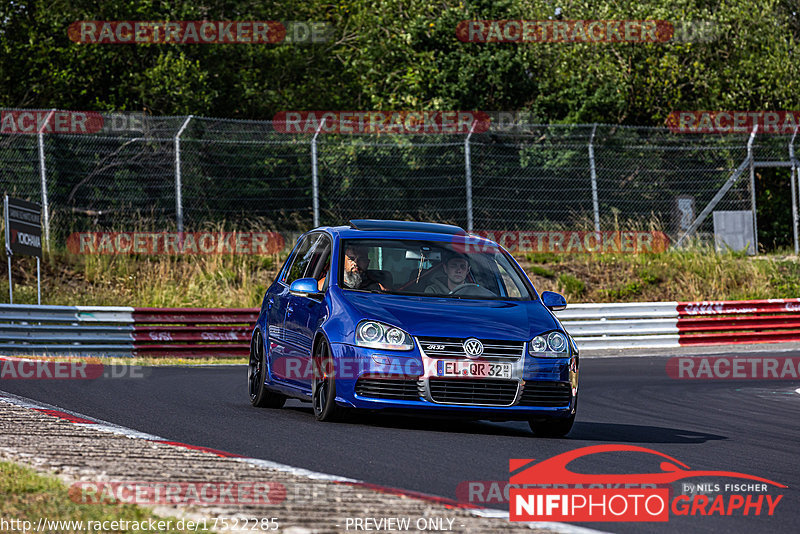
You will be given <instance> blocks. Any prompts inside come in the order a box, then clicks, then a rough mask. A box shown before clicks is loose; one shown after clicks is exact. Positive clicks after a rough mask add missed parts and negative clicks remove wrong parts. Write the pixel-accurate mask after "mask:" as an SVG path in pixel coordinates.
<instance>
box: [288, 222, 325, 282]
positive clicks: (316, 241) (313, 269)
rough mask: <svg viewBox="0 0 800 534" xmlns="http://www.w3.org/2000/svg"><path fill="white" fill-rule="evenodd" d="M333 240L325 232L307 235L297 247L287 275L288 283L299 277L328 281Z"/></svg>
mask: <svg viewBox="0 0 800 534" xmlns="http://www.w3.org/2000/svg"><path fill="white" fill-rule="evenodd" d="M330 262H331V240H330V238H328V236H327V235H325V234H312V235H310V236H307V237H306V238H305V239H304V240H303V242H302V243H301V244H300V246H299V247H298V249H297V254H296V256H295V259H294V263H292V266H291V268H290V269H289V274H288V275H287V276H286V280H285V281H286V283H287V284H291V283H292V282H294V281H295V280H297V279H298V278H314V279H316V280H317V281H318V282H322V284H320V286H322V285H324V284H325V283H326V280H327V279H326V275H327V273H328V270H329V269H330Z"/></svg>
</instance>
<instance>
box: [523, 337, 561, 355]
mask: <svg viewBox="0 0 800 534" xmlns="http://www.w3.org/2000/svg"><path fill="white" fill-rule="evenodd" d="M568 352H569V347H568V345H567V337H566V336H565V335H564V334H562V333H561V332H557V331H553V332H550V333H549V334H542V335H540V336H536V337H535V338H533V339H532V340H530V342H529V343H528V353H529V354H531V355H533V356H539V357H543V356H544V357H546V356H550V357H558V356H565V355H566V354H567V353H568Z"/></svg>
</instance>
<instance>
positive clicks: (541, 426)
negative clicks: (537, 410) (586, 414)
mask: <svg viewBox="0 0 800 534" xmlns="http://www.w3.org/2000/svg"><path fill="white" fill-rule="evenodd" d="M574 423H575V414H572V415H570V416H569V417H567V418H565V419H546V420H544V421H537V420H534V419H531V420H530V421H528V424H529V425H530V427H531V430H532V431H533V433H534V434H535V435H536V436H537V437H541V438H563V437H564V436H566V435H567V434H569V431H570V430H572V425H573V424H574Z"/></svg>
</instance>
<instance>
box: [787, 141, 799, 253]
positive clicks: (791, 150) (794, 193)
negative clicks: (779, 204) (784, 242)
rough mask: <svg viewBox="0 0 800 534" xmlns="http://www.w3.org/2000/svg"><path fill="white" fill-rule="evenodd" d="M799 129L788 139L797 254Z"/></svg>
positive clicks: (795, 251) (793, 224)
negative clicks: (795, 146)
mask: <svg viewBox="0 0 800 534" xmlns="http://www.w3.org/2000/svg"><path fill="white" fill-rule="evenodd" d="M798 129H800V126H797V127H795V129H794V134H792V140H791V141H789V163H791V164H792V175H791V176H792V177H791V180H790V181H791V182H792V229H793V231H794V255H795V256H797V255H798V254H800V248H799V247H798V243H797V184H796V183H795V178H800V176H798V175H797V160H796V159H795V157H794V140H795V138H796V137H797V130H798Z"/></svg>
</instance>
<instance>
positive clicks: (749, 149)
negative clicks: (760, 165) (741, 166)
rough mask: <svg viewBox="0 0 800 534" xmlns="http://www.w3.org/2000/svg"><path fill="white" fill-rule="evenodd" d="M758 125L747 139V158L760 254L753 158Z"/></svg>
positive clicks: (756, 244)
mask: <svg viewBox="0 0 800 534" xmlns="http://www.w3.org/2000/svg"><path fill="white" fill-rule="evenodd" d="M757 130H758V125H757V124H756V125H755V126H753V131H752V132H751V133H750V139H749V140H748V141H747V159H748V160H750V206H751V209H752V210H753V241H754V243H755V255H756V256H758V221H757V220H756V219H757V217H756V167H755V161H754V160H753V141H754V140H755V138H756V131H757Z"/></svg>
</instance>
